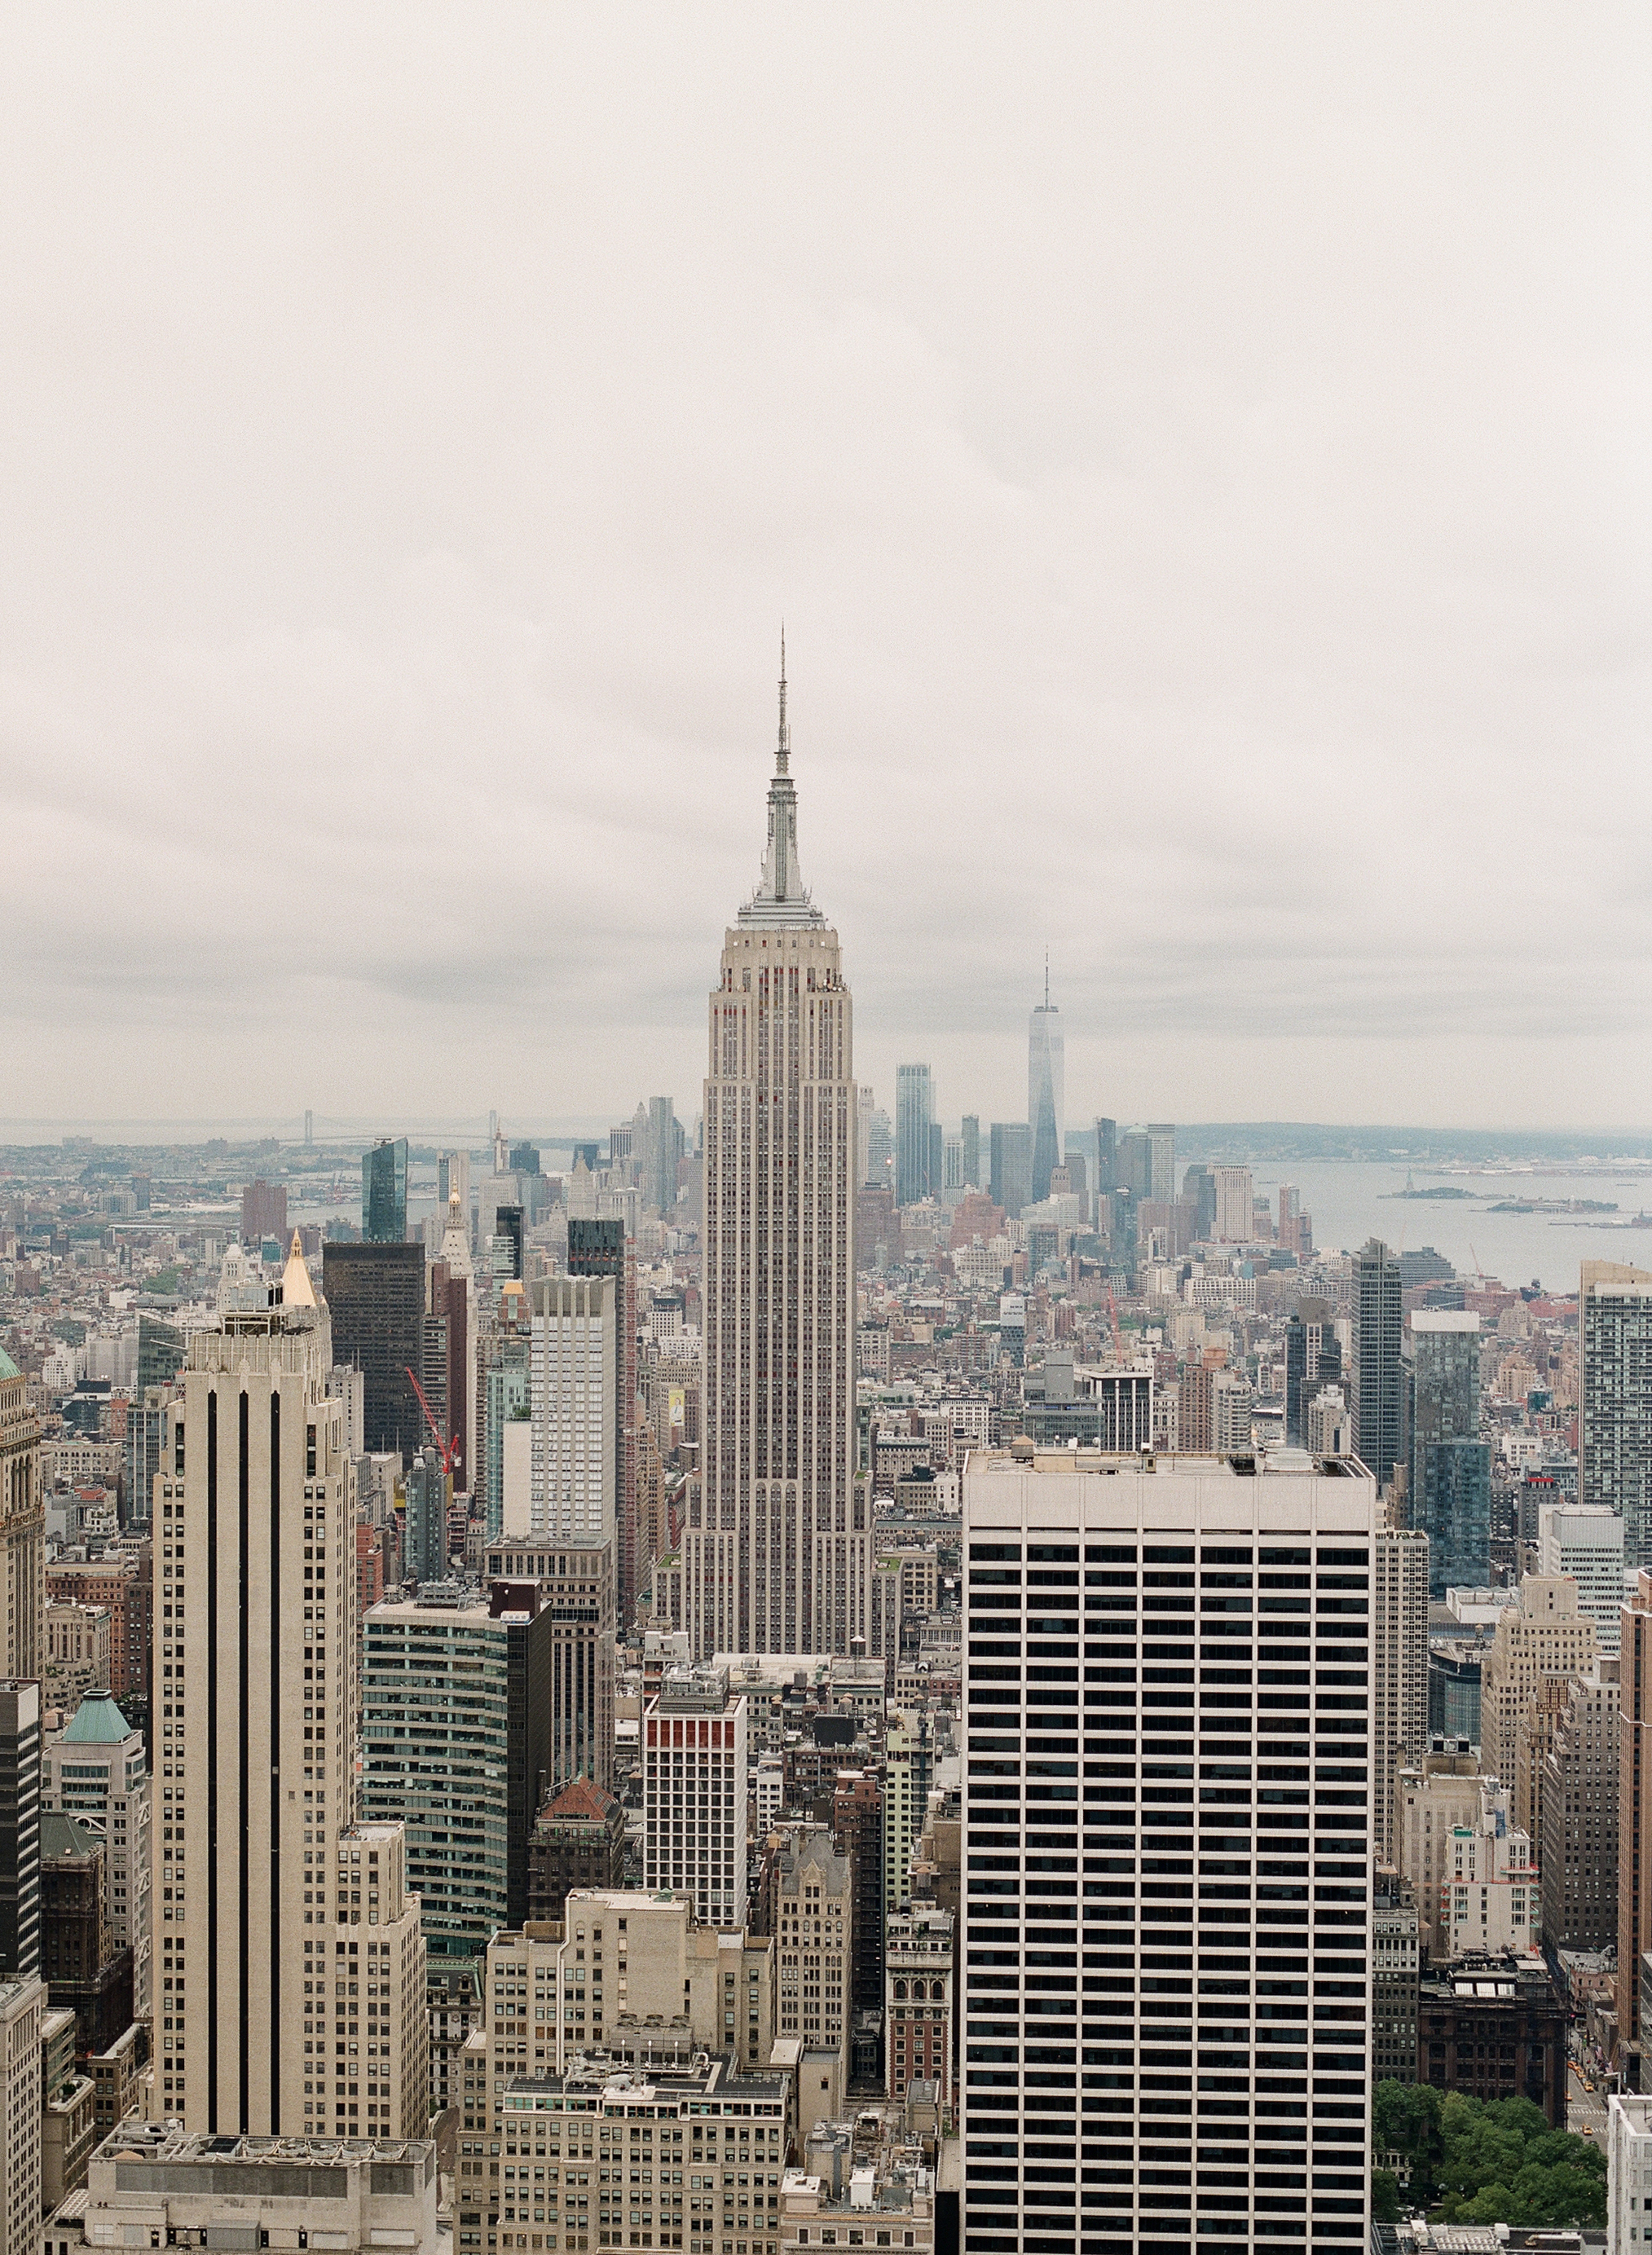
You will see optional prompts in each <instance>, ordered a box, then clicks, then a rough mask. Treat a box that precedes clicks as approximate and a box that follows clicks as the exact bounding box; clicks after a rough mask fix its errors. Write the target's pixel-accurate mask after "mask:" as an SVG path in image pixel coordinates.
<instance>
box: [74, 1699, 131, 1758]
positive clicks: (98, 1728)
mask: <svg viewBox="0 0 1652 2255" xmlns="http://www.w3.org/2000/svg"><path fill="white" fill-rule="evenodd" d="M131 1735H132V1726H131V1725H130V1723H129V1722H128V1721H127V1719H126V1718H125V1716H124V1715H123V1714H122V1712H121V1711H120V1709H119V1708H118V1707H117V1706H116V1704H115V1702H114V1700H113V1699H112V1698H111V1697H109V1693H108V1692H107V1691H88V1693H87V1695H86V1697H85V1698H84V1699H82V1700H81V1704H80V1705H79V1706H78V1707H77V1708H76V1709H75V1711H74V1719H73V1721H72V1722H71V1723H70V1725H69V1727H68V1729H67V1731H65V1732H64V1733H63V1740H62V1743H63V1744H65V1745H67V1746H118V1745H119V1744H120V1742H121V1740H122V1739H130V1737H131Z"/></svg>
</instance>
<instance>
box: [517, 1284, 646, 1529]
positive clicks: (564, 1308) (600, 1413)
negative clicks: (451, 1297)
mask: <svg viewBox="0 0 1652 2255" xmlns="http://www.w3.org/2000/svg"><path fill="white" fill-rule="evenodd" d="M620 1281H621V1280H620V1279H619V1278H617V1277H615V1276H549V1277H546V1278H545V1280H544V1281H543V1282H540V1283H538V1284H535V1285H534V1286H533V1287H532V1292H531V1297H532V1303H533V1317H532V1327H533V1328H532V1339H531V1346H530V1350H529V1358H530V1359H529V1368H530V1383H529V1415H530V1423H531V1440H530V1443H529V1448H530V1452H531V1468H530V1488H529V1493H530V1509H531V1517H530V1522H529V1524H528V1525H527V1526H526V1527H525V1528H524V1527H520V1526H516V1525H511V1526H509V1527H508V1529H507V1531H508V1532H509V1533H510V1534H512V1535H520V1536H523V1537H524V1538H526V1539H528V1540H531V1541H536V1542H577V1543H584V1544H595V1543H600V1542H612V1541H613V1540H614V1535H615V1511H616V1507H617V1500H618V1463H617V1453H618V1452H617V1450H616V1448H615V1432H616V1430H617V1413H616V1407H615V1405H616V1402H617V1400H618V1394H619V1385H620V1346H621V1341H620V1335H619V1326H620V1321H621V1316H620V1307H621V1300H622V1294H621V1291H620ZM508 1440H509V1436H508V1435H507V1442H508Z"/></svg>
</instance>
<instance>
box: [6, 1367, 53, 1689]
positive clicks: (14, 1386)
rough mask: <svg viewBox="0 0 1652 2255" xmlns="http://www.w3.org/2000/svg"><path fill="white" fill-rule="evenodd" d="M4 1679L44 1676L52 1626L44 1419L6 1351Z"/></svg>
mask: <svg viewBox="0 0 1652 2255" xmlns="http://www.w3.org/2000/svg"><path fill="white" fill-rule="evenodd" d="M0 1576H3V1577H4V1584H3V1585H0V1638H3V1639H4V1642H3V1643H0V1681H3V1682H14V1683H16V1682H25V1681H26V1680H27V1679H28V1678H29V1677H31V1676H38V1675H39V1674H40V1670H41V1661H42V1658H43V1654H42V1651H41V1639H42V1635H43V1633H44V1630H45V1624H46V1578H45V1577H46V1499H45V1497H44V1495H43V1494H42V1493H41V1488H40V1421H39V1418H38V1417H37V1416H35V1414H34V1412H33V1411H32V1409H31V1408H30V1407H29V1389H28V1387H27V1385H26V1383H25V1380H24V1378H23V1376H22V1373H20V1372H19V1370H18V1366H17V1365H16V1363H15V1362H13V1361H12V1359H11V1356H10V1355H9V1354H7V1353H5V1352H4V1351H3V1350H0Z"/></svg>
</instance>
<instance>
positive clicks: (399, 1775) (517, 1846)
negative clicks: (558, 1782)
mask: <svg viewBox="0 0 1652 2255" xmlns="http://www.w3.org/2000/svg"><path fill="white" fill-rule="evenodd" d="M451 1594H452V1595H453V1596H454V1597H457V1596H458V1595H460V1593H459V1592H457V1591H454V1592H452V1593H451ZM467 1594H469V1595H470V1596H471V1597H472V1598H475V1592H470V1593H467ZM448 1595H449V1593H448V1592H442V1593H441V1595H440V1598H439V1599H438V1600H436V1601H432V1600H431V1599H429V1598H425V1599H422V1600H420V1601H418V1602H416V1603H412V1604H403V1603H399V1602H391V1603H388V1604H385V1605H375V1607H374V1608H373V1610H372V1612H370V1613H369V1615H368V1617H367V1619H366V1622H365V1623H364V1625H363V1626H364V1632H365V1633H364V1638H363V1645H364V1668H363V1675H362V1809H363V1812H364V1813H365V1815H366V1816H369V1817H373V1818H377V1819H380V1820H382V1821H384V1822H393V1821H394V1820H395V1819H397V1818H398V1817H405V1818H406V1819H407V1820H408V1822H409V1823H411V1826H412V1838H411V1844H410V1847H409V1853H408V1864H409V1885H410V1886H411V1889H412V1890H413V1891H414V1892H415V1893H417V1895H418V1900H419V1904H420V1908H421V1914H422V1917H423V1921H424V1928H425V1943H426V1946H427V1948H428V1949H429V1951H430V1953H431V1955H432V1956H444V1957H461V1958H468V1957H474V1956H477V1955H478V1954H479V1953H480V1951H481V1950H482V1949H484V1948H485V1947H486V1944H487V1941H488V1937H489V1935H490V1934H491V1933H493V1932H494V1931H495V1929H496V1928H498V1927H502V1926H520V1925H521V1924H522V1921H523V1920H524V1918H525V1917H526V1916H527V1912H528V1841H529V1837H530V1835H531V1832H532V1830H533V1821H534V1818H535V1816H537V1815H538V1809H539V1806H540V1803H541V1802H542V1800H543V1798H544V1795H545V1789H546V1788H547V1786H548V1785H549V1783H550V1731H551V1701H550V1677H551V1622H550V1619H549V1616H548V1615H547V1614H546V1613H545V1611H544V1609H543V1607H542V1606H541V1605H539V1603H538V1589H537V1586H536V1585H534V1584H510V1583H496V1584H494V1587H493V1590H492V1592H491V1594H490V1596H489V1597H488V1598H485V1599H482V1600H480V1601H475V1602H470V1603H462V1604H461V1603H449V1602H446V1598H447V1596H448Z"/></svg>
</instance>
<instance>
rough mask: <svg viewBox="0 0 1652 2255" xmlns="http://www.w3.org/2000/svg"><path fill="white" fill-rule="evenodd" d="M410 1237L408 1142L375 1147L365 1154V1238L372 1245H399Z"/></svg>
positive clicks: (402, 1137) (398, 1140) (387, 1142)
mask: <svg viewBox="0 0 1652 2255" xmlns="http://www.w3.org/2000/svg"><path fill="white" fill-rule="evenodd" d="M406 1234H407V1138H406V1136H405V1135H398V1136H397V1137H396V1138H395V1139H394V1140H393V1141H392V1140H391V1139H390V1138H389V1137H386V1139H385V1140H384V1141H383V1142H381V1143H375V1144H374V1145H373V1147H372V1149H371V1150H369V1151H363V1152H362V1236H363V1238H365V1240H367V1242H368V1243H369V1245H399V1244H400V1243H401V1242H402V1240H403V1239H404V1237H405V1236H406Z"/></svg>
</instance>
